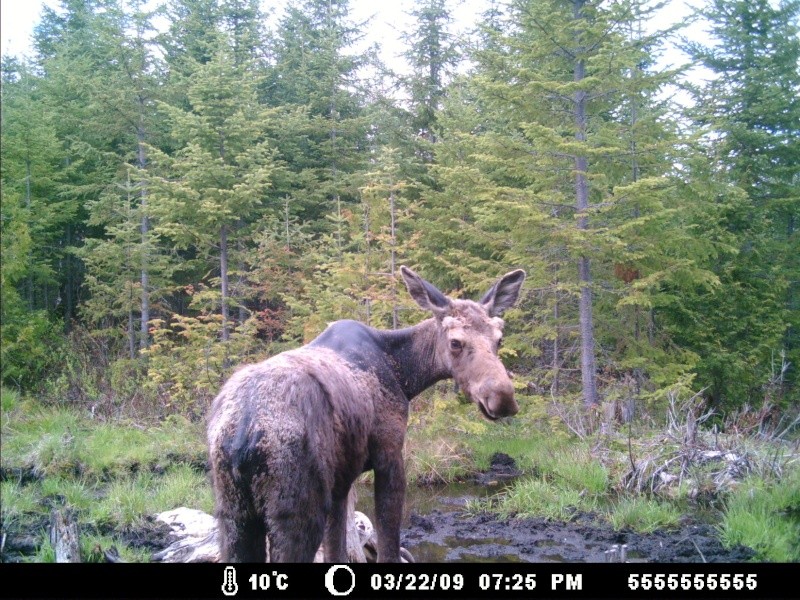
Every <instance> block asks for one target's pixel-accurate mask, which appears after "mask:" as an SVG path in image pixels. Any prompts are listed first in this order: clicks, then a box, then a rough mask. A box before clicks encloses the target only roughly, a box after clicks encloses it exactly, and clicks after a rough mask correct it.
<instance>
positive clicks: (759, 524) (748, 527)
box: [719, 468, 800, 562]
mask: <svg viewBox="0 0 800 600" xmlns="http://www.w3.org/2000/svg"><path fill="white" fill-rule="evenodd" d="M719 530H720V538H721V539H722V542H723V544H725V545H726V546H728V547H730V546H734V545H736V544H744V545H746V546H749V547H751V548H753V549H754V550H755V551H756V560H761V561H771V562H797V561H800V468H795V469H793V470H792V471H791V472H790V473H789V474H787V475H786V476H785V477H784V478H783V480H782V481H779V482H774V483H767V482H765V481H764V480H763V479H760V478H756V477H751V478H748V479H746V480H745V481H743V482H742V483H741V485H740V486H739V487H738V488H737V489H736V490H735V491H734V492H733V493H732V494H731V495H730V496H729V497H728V500H727V502H726V510H725V514H724V517H723V520H722V523H721V524H720V526H719Z"/></svg>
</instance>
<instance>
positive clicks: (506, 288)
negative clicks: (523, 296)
mask: <svg viewBox="0 0 800 600" xmlns="http://www.w3.org/2000/svg"><path fill="white" fill-rule="evenodd" d="M524 281H525V271H523V270H522V269H517V270H516V271H511V272H510V273H506V274H505V275H503V276H502V277H501V278H500V280H499V281H498V282H497V283H495V284H494V285H493V286H492V287H491V288H490V289H489V291H488V292H486V293H485V294H484V296H483V298H481V301H480V303H481V304H482V305H483V307H484V308H485V309H486V312H487V313H489V316H490V317H499V316H500V315H502V314H503V313H504V312H505V311H506V309H508V308H511V307H512V306H514V303H515V302H516V301H517V298H518V297H519V290H520V288H521V287H522V283H523V282H524Z"/></svg>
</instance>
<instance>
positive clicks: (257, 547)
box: [217, 515, 267, 563]
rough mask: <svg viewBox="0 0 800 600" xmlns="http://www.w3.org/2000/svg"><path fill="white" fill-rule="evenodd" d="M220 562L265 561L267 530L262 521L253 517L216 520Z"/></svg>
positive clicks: (220, 517)
mask: <svg viewBox="0 0 800 600" xmlns="http://www.w3.org/2000/svg"><path fill="white" fill-rule="evenodd" d="M217 523H218V526H219V536H220V562H223V563H226V562H236V563H240V562H265V561H266V559H267V546H266V540H267V535H266V534H267V532H266V528H265V526H264V521H263V519H261V518H255V517H250V516H248V517H245V518H242V517H239V518H236V517H233V518H231V517H223V516H221V515H220V516H219V517H218V520H217Z"/></svg>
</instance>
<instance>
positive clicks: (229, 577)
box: [222, 566, 239, 596]
mask: <svg viewBox="0 0 800 600" xmlns="http://www.w3.org/2000/svg"><path fill="white" fill-rule="evenodd" d="M238 591H239V584H238V583H236V569H234V568H233V567H230V566H228V567H225V575H224V580H223V582H222V593H223V594H225V595H226V596H235V595H236V592H238Z"/></svg>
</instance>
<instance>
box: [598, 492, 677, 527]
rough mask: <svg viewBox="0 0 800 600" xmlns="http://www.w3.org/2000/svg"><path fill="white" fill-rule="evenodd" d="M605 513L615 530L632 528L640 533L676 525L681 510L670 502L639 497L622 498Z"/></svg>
mask: <svg viewBox="0 0 800 600" xmlns="http://www.w3.org/2000/svg"><path fill="white" fill-rule="evenodd" d="M606 514H607V517H606V518H607V519H608V521H609V523H611V526H612V527H613V528H614V529H615V530H617V531H621V530H624V529H632V530H634V531H638V532H640V533H650V532H652V531H655V530H656V529H669V528H673V527H676V526H677V525H678V523H679V522H680V518H681V512H680V511H679V510H678V509H677V507H675V506H673V505H672V504H670V503H668V502H658V501H656V500H652V499H649V498H640V497H635V498H623V499H622V500H620V501H619V502H616V503H614V504H613V505H612V506H611V508H610V509H609V510H608V512H607V513H606Z"/></svg>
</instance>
